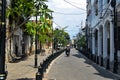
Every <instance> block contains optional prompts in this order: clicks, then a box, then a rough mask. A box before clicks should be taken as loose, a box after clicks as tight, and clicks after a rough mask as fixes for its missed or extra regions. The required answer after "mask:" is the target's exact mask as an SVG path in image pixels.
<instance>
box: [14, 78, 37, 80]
mask: <svg viewBox="0 0 120 80" xmlns="http://www.w3.org/2000/svg"><path fill="white" fill-rule="evenodd" d="M16 80H35V79H33V78H20V79H16Z"/></svg>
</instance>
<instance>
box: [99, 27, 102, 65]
mask: <svg viewBox="0 0 120 80" xmlns="http://www.w3.org/2000/svg"><path fill="white" fill-rule="evenodd" d="M101 52H102V51H101V35H100V29H99V30H98V63H100V58H101V57H100V56H101Z"/></svg>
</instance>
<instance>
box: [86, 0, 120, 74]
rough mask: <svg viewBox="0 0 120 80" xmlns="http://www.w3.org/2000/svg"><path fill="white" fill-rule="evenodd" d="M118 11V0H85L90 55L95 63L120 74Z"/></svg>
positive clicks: (119, 3) (119, 6)
mask: <svg viewBox="0 0 120 80" xmlns="http://www.w3.org/2000/svg"><path fill="white" fill-rule="evenodd" d="M114 1H116V4H115V6H113V4H114ZM119 12H120V0H87V19H86V27H87V37H88V41H87V42H88V48H89V49H90V52H91V53H89V54H91V55H90V57H91V59H93V60H94V61H95V62H96V63H97V64H99V65H101V66H103V67H105V68H106V69H108V70H110V71H112V72H115V73H118V74H120V47H119V45H120V42H119V41H120V40H119V38H120V36H119V34H118V33H119V31H120V28H119V26H120V23H119V18H120V17H119V16H120V14H119Z"/></svg>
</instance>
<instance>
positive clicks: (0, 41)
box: [0, 0, 6, 80]
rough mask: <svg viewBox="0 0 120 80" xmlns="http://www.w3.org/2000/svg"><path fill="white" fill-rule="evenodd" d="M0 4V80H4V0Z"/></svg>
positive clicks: (0, 0)
mask: <svg viewBox="0 0 120 80" xmlns="http://www.w3.org/2000/svg"><path fill="white" fill-rule="evenodd" d="M0 4H1V5H0V7H1V12H0V17H1V19H0V80H5V79H6V71H5V41H6V19H5V16H6V15H5V14H6V0H0Z"/></svg>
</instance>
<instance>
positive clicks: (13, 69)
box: [7, 54, 50, 80]
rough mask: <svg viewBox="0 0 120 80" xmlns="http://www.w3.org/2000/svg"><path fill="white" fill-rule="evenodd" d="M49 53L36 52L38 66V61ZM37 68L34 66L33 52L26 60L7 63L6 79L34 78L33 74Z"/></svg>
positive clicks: (33, 79) (22, 79)
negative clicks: (42, 54)
mask: <svg viewBox="0 0 120 80" xmlns="http://www.w3.org/2000/svg"><path fill="white" fill-rule="evenodd" d="M49 55H50V54H46V55H44V56H41V55H40V54H38V66H39V64H40V62H42V61H43V60H45V58H46V57H47V56H49ZM37 70H38V69H37V68H34V54H33V55H31V56H29V57H28V58H27V59H26V60H22V61H20V62H17V63H7V71H8V76H7V80H35V74H36V72H37Z"/></svg>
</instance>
